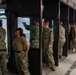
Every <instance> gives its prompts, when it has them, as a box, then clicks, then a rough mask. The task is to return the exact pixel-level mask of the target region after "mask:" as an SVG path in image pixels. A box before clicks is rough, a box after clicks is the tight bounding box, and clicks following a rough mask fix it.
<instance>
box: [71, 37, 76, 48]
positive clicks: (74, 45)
mask: <svg viewBox="0 0 76 75" xmlns="http://www.w3.org/2000/svg"><path fill="white" fill-rule="evenodd" d="M70 48H71V49H72V48H75V49H76V38H74V39H72V40H71V42H70Z"/></svg>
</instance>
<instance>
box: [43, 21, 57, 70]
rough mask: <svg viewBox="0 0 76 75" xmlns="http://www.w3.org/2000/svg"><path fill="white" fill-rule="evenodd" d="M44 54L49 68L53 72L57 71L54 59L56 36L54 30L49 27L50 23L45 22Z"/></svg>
mask: <svg viewBox="0 0 76 75" xmlns="http://www.w3.org/2000/svg"><path fill="white" fill-rule="evenodd" d="M42 39H43V43H42V44H43V47H42V48H43V54H44V58H45V61H46V63H47V65H48V66H49V67H51V69H52V70H53V71H55V70H56V66H55V61H54V57H53V41H54V35H53V31H52V29H51V28H50V27H49V22H44V27H43V37H42Z"/></svg>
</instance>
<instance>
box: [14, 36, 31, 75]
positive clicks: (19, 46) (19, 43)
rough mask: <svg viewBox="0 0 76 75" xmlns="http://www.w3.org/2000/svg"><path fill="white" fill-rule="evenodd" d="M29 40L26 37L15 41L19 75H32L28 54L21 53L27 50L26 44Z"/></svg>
mask: <svg viewBox="0 0 76 75" xmlns="http://www.w3.org/2000/svg"><path fill="white" fill-rule="evenodd" d="M26 42H27V40H26V38H25V37H24V36H19V37H16V38H15V39H14V41H13V48H14V50H15V51H16V52H15V61H16V66H17V70H18V73H19V75H30V72H29V70H28V67H29V64H28V54H22V53H21V52H20V51H23V50H25V49H26V47H25V44H24V43H26Z"/></svg>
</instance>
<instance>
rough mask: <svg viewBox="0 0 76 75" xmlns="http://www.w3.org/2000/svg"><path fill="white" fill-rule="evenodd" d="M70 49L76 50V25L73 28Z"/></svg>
mask: <svg viewBox="0 0 76 75" xmlns="http://www.w3.org/2000/svg"><path fill="white" fill-rule="evenodd" d="M70 48H71V49H73V48H75V49H76V25H74V26H73V27H72V40H71V42H70Z"/></svg>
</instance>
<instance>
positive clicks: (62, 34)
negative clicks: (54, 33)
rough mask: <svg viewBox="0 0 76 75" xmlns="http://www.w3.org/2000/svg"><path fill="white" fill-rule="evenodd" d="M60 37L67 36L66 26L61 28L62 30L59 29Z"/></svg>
mask: <svg viewBox="0 0 76 75" xmlns="http://www.w3.org/2000/svg"><path fill="white" fill-rule="evenodd" d="M59 37H60V38H64V37H65V28H64V27H62V28H60V30H59Z"/></svg>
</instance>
